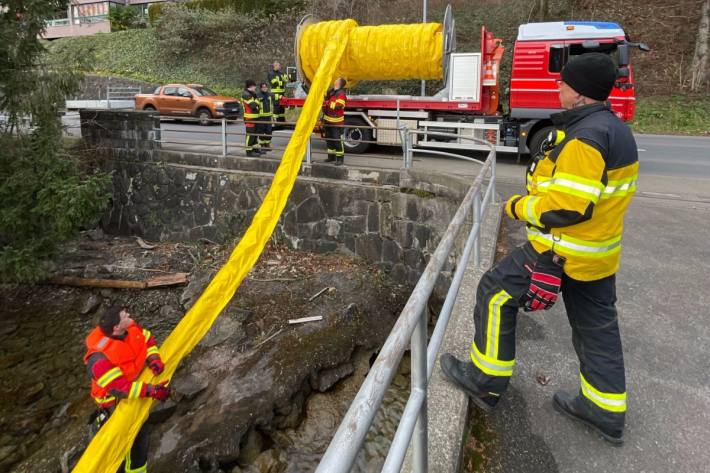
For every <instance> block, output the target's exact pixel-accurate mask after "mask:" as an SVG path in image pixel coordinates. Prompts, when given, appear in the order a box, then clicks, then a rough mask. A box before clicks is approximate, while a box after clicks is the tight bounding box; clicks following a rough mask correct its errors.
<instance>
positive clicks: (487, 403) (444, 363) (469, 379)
mask: <svg viewBox="0 0 710 473" xmlns="http://www.w3.org/2000/svg"><path fill="white" fill-rule="evenodd" d="M439 364H440V365H441V371H442V372H443V373H444V376H445V377H446V379H448V380H449V381H451V382H452V383H453V384H454V385H455V386H456V387H457V388H459V389H460V390H462V391H463V392H465V393H466V394H468V397H470V398H471V400H472V401H473V403H474V404H475V405H477V406H478V407H480V408H481V409H483V410H484V411H486V412H490V411H491V410H492V409H493V408H494V407H495V405H496V404H498V399H500V394H496V393H491V392H487V391H485V390H483V389H481V388H480V387H478V385H477V384H476V383H475V382H474V381H473V379H474V375H475V371H474V370H475V368H474V366H473V362H470V361H469V362H465V361H460V360H458V359H457V358H456V357H455V356H453V355H452V354H451V353H444V354H443V355H441V357H440V358H439Z"/></svg>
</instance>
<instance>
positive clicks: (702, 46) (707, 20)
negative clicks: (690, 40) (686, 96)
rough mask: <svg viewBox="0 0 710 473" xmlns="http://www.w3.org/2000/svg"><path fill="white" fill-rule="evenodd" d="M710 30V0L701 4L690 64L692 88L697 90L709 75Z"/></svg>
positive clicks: (694, 90)
mask: <svg viewBox="0 0 710 473" xmlns="http://www.w3.org/2000/svg"><path fill="white" fill-rule="evenodd" d="M709 32H710V0H705V1H704V2H703V3H702V5H701V6H700V24H699V25H698V37H697V39H696V41H695V54H693V62H692V64H691V66H690V71H691V76H690V90H691V91H693V92H697V91H698V90H700V88H701V87H702V86H703V84H705V82H706V80H707V75H708V33H709Z"/></svg>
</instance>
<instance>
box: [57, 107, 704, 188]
mask: <svg viewBox="0 0 710 473" xmlns="http://www.w3.org/2000/svg"><path fill="white" fill-rule="evenodd" d="M65 123H66V124H67V125H68V126H69V129H68V131H69V132H70V133H71V134H75V135H77V134H79V127H78V125H79V123H78V115H76V114H70V115H67V116H65ZM161 131H162V133H161V136H162V141H163V148H164V149H173V150H181V151H195V152H208V153H215V154H221V152H222V147H221V127H220V126H219V125H218V124H215V125H213V126H207V127H203V126H199V125H195V124H190V123H185V122H177V121H174V120H164V121H162V122H161ZM290 134H291V132H290V131H277V132H275V133H274V139H273V141H272V145H273V147H274V151H273V152H271V153H269V154H268V155H267V156H266V157H267V158H272V159H277V158H278V157H279V156H280V153H281V152H282V150H283V149H284V148H285V147H286V145H287V144H288V139H289V137H290ZM636 141H637V144H638V149H639V160H640V162H641V166H640V178H639V194H640V195H646V196H647V197H651V198H653V197H658V198H668V199H683V200H690V201H701V202H706V201H710V137H699V136H674V135H636ZM243 143H244V126H243V125H242V124H240V123H234V124H229V125H227V144H228V146H227V152H228V154H229V155H235V156H240V155H243V154H244V149H243ZM312 149H313V159H314V160H322V159H324V158H325V144H324V142H323V141H322V140H321V139H319V138H316V137H315V136H314V139H313V140H312ZM469 156H471V157H475V158H479V159H481V158H484V157H485V154H484V153H471V154H469ZM401 159H402V157H401V150H400V149H399V148H396V147H391V146H374V147H373V148H372V149H371V151H370V152H368V153H367V154H363V155H352V154H350V155H347V157H346V164H348V165H351V166H365V167H375V168H377V167H382V168H398V167H400V165H401ZM414 167H415V168H418V169H424V170H432V171H438V172H448V173H453V174H457V175H470V176H475V175H476V174H477V172H478V166H477V165H476V164H473V163H470V162H465V161H460V160H457V159H455V158H448V157H443V156H434V155H427V154H425V153H421V154H419V153H418V154H416V155H415V159H414ZM497 172H498V178H499V179H500V180H502V181H504V182H506V181H507V182H509V183H511V184H515V183H519V182H522V179H523V175H524V165H523V164H518V163H517V162H516V156H515V155H511V154H504V153H501V154H499V155H498V166H497Z"/></svg>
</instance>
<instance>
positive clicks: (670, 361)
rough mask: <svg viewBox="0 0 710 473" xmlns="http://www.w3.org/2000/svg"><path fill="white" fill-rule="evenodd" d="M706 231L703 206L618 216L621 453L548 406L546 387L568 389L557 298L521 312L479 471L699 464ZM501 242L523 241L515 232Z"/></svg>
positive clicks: (567, 348)
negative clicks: (492, 438) (486, 458)
mask: <svg viewBox="0 0 710 473" xmlns="http://www.w3.org/2000/svg"><path fill="white" fill-rule="evenodd" d="M709 236H710V204H707V203H704V202H689V201H682V200H664V199H652V198H644V197H637V198H635V200H634V202H633V203H632V205H631V208H630V211H629V213H628V214H627V218H626V229H625V232H624V250H623V257H622V266H621V270H620V271H619V273H618V276H617V297H618V308H619V319H620V324H621V331H622V339H623V343H624V354H625V359H626V373H627V389H628V396H629V398H628V402H629V412H628V415H627V431H626V444H625V445H624V446H623V447H621V448H614V447H611V446H609V445H608V444H606V443H605V442H604V441H603V440H601V439H600V438H599V437H598V436H597V435H595V434H593V433H592V432H590V431H589V429H587V428H585V427H583V426H580V425H577V424H575V423H572V422H571V421H569V420H568V419H566V418H564V417H562V416H561V415H559V414H558V413H557V412H556V411H554V410H553V407H552V404H551V397H552V395H553V393H554V392H555V391H556V390H558V389H567V390H573V391H576V390H577V389H578V386H579V384H578V364H577V359H576V356H575V354H574V350H573V348H572V343H571V330H570V328H569V325H568V322H567V318H566V316H565V314H564V306H563V304H562V303H558V304H557V306H555V307H554V308H553V309H552V310H550V311H549V312H545V313H535V314H532V315H528V314H522V313H521V315H520V319H519V323H518V331H517V340H518V345H517V360H518V361H517V366H516V372H515V374H514V376H513V378H512V381H511V389H510V391H509V392H508V393H507V395H506V396H505V397H504V398H503V400H502V401H501V403H500V404H499V408H498V409H497V411H496V412H495V413H494V414H493V415H491V416H489V417H488V421H489V423H490V425H491V426H492V428H493V430H494V432H495V435H496V437H497V442H496V450H497V452H496V453H497V454H496V455H494V457H493V460H492V462H491V463H492V464H490V465H489V467H488V468H487V469H486V471H496V472H498V471H501V472H507V473H517V472H520V473H523V472H525V473H534V472H554V471H559V472H580V473H582V472H589V473H602V472H645V473H656V472H657V473H662V472H663V473H665V472H672V471H673V472H675V471H677V472H683V473H703V472H707V471H710V448H709V447H708V444H709V442H710V386H709V379H710V317H709V315H710V242H709V241H708V237H709ZM511 237H512V239H513V240H516V242H518V243H519V242H522V241H524V235H523V228H522V227H521V226H517V229H516V230H515V231H514V232H513V234H512V235H511ZM540 374H542V375H545V376H548V377H549V378H550V382H549V384H547V385H546V386H542V385H540V384H539V383H538V382H537V381H536V377H537V376H538V375H540ZM436 471H438V470H436Z"/></svg>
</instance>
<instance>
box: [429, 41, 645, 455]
mask: <svg viewBox="0 0 710 473" xmlns="http://www.w3.org/2000/svg"><path fill="white" fill-rule="evenodd" d="M616 73H617V68H616V65H615V64H614V62H613V61H612V59H611V58H610V57H609V56H608V55H605V54H602V53H588V54H583V55H580V56H577V57H575V58H573V59H572V60H570V61H569V62H568V63H567V64H566V65H565V67H564V69H563V70H562V74H561V78H560V80H559V81H558V84H559V97H560V103H561V104H562V107H563V108H564V109H565V111H564V112H561V113H559V114H555V115H553V116H552V117H551V118H552V121H553V123H554V124H555V125H557V126H559V127H562V129H563V131H564V137H562V139H561V140H559V142H558V140H557V139H555V138H554V136H550V138H548V141H549V146H544V148H546V149H545V151H544V154H543V155H542V156H536V157H535V159H533V160H532V161H531V164H530V167H529V168H528V172H527V189H528V193H527V195H524V196H521V195H514V196H512V197H511V198H510V199H509V200H508V202H507V203H506V205H505V212H506V214H507V215H508V216H509V217H510V218H513V219H515V220H520V221H523V222H525V223H526V224H527V236H528V242H527V243H526V244H525V245H523V246H521V247H519V248H516V249H515V250H514V251H513V252H511V253H510V254H509V255H507V256H506V257H505V258H503V259H502V260H501V261H499V262H498V263H497V264H496V265H495V266H494V267H493V268H492V269H490V270H489V271H487V272H486V273H485V274H484V275H483V277H482V278H481V281H480V283H479V285H478V291H477V293H476V306H475V308H474V326H475V335H474V340H473V344H472V345H471V352H470V359H469V360H466V361H461V360H458V359H456V358H455V357H454V356H452V355H451V354H448V353H445V354H443V355H442V356H441V369H442V372H443V373H444V375H445V376H446V377H447V378H448V379H449V380H450V381H451V382H453V383H454V384H455V385H456V386H457V387H458V388H460V389H461V390H462V391H464V392H466V393H467V394H468V395H469V397H470V398H471V400H472V401H473V402H474V403H475V404H476V405H477V406H478V407H480V408H482V409H484V410H490V409H492V408H493V407H494V406H495V405H496V404H497V403H498V400H499V399H500V396H501V395H502V394H503V393H504V392H505V390H506V388H507V386H508V382H509V380H510V377H511V376H512V374H513V367H514V365H515V328H516V321H517V317H518V309H519V308H522V309H523V310H525V311H538V310H547V309H549V308H550V307H551V306H552V305H553V304H554V303H555V301H556V300H557V297H558V294H559V293H560V292H561V293H562V295H563V297H564V303H565V309H566V312H567V318H568V319H569V323H570V326H571V327H572V345H573V346H574V348H575V351H576V352H577V358H578V359H579V388H578V389H577V390H576V392H565V391H558V392H557V393H555V395H554V397H553V406H554V407H555V408H556V409H557V410H558V411H560V412H561V413H562V414H564V415H566V416H567V417H569V418H571V419H573V420H576V421H579V422H581V423H583V424H585V425H587V426H590V427H592V428H593V429H595V430H596V431H597V432H598V433H600V434H601V436H602V437H603V438H604V439H605V440H606V441H608V442H610V443H612V444H616V445H618V444H621V443H622V442H623V431H624V422H625V416H626V380H625V374H624V357H623V352H622V348H621V336H620V334H619V321H618V315H617V311H616V306H615V303H616V279H615V278H616V272H617V270H618V268H619V261H620V255H621V233H622V229H623V223H624V213H625V212H626V209H627V207H628V205H629V203H630V202H631V198H632V196H633V194H634V191H635V189H636V179H637V175H638V167H639V163H638V153H637V147H636V142H635V141H634V137H633V135H632V134H631V131H630V130H629V127H628V126H626V125H625V124H624V123H623V122H622V121H621V120H619V119H618V118H617V117H616V115H614V112H613V111H612V110H611V108H610V106H609V104H608V103H606V100H607V98H608V97H609V94H610V93H611V90H612V88H613V87H614V83H615V81H616ZM560 136H561V135H560Z"/></svg>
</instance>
